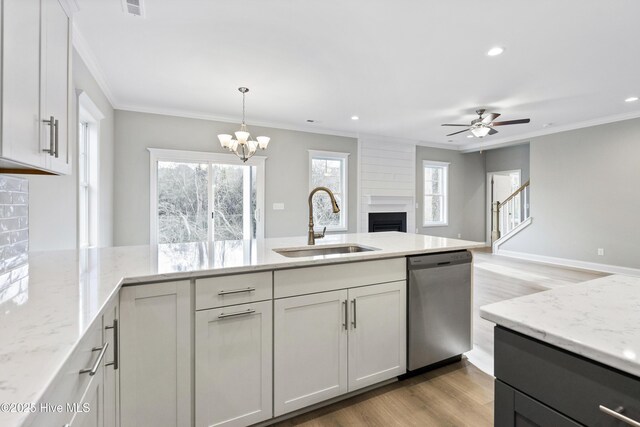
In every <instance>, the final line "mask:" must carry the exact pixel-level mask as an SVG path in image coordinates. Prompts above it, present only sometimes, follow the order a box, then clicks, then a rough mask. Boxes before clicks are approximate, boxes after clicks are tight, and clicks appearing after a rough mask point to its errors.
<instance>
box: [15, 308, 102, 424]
mask: <svg viewBox="0 0 640 427" xmlns="http://www.w3.org/2000/svg"><path fill="white" fill-rule="evenodd" d="M101 346H102V318H99V319H98V320H96V322H95V323H94V324H93V325H92V326H91V328H90V329H89V330H88V331H87V332H86V334H85V336H84V337H83V338H82V341H80V344H79V345H78V347H77V348H76V349H75V350H74V351H73V353H72V354H71V356H69V358H68V359H67V361H66V362H65V364H64V366H63V367H62V369H61V370H60V372H59V373H58V375H57V376H56V378H55V379H54V380H53V382H52V383H51V385H50V386H49V388H48V389H47V391H46V392H45V393H44V395H43V396H42V399H40V402H41V403H46V404H52V405H62V408H63V410H62V412H56V411H52V412H37V413H34V414H33V415H34V416H35V417H34V419H33V420H29V421H28V422H27V423H25V425H27V426H40V425H43V426H44V425H47V426H48V425H64V424H65V423H68V422H69V421H70V420H71V418H72V417H73V416H74V415H75V414H74V412H68V411H67V404H74V403H78V404H80V405H81V404H82V403H83V402H82V398H83V396H84V395H85V393H86V391H87V389H88V388H89V386H90V385H91V383H92V381H93V380H94V379H95V378H97V377H98V376H102V375H103V370H102V367H101V365H102V363H101V364H100V366H99V368H98V370H97V373H96V374H95V376H92V375H89V373H88V372H87V373H83V374H81V373H80V371H81V370H86V369H91V368H92V367H93V366H94V365H95V363H96V361H97V360H98V357H99V356H100V351H93V349H95V348H99V347H101ZM108 350H109V349H107V352H108ZM103 357H107V356H106V354H105V356H103ZM102 362H104V360H102ZM91 409H92V410H93V409H94V408H91Z"/></svg>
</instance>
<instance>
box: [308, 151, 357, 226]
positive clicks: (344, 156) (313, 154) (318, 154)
mask: <svg viewBox="0 0 640 427" xmlns="http://www.w3.org/2000/svg"><path fill="white" fill-rule="evenodd" d="M350 155H351V153H344V152H339V151H322V150H309V192H311V190H313V188H314V187H313V185H312V184H311V177H312V167H311V164H312V161H313V159H314V158H327V159H340V160H343V161H344V172H343V173H344V176H343V177H342V187H343V188H342V206H340V212H341V213H343V215H341V218H343V224H342V225H339V226H333V227H329V226H328V227H327V231H331V232H333V231H348V230H349V216H348V212H349V209H348V208H349V194H348V191H349V156H350Z"/></svg>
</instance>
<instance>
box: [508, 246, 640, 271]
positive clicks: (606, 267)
mask: <svg viewBox="0 0 640 427" xmlns="http://www.w3.org/2000/svg"><path fill="white" fill-rule="evenodd" d="M496 255H502V256H506V257H509V258H517V259H523V260H526V261H534V262H540V263H543V264H553V265H561V266H563V267H572V268H578V269H581V270H592V271H600V272H603V273H611V274H624V275H626V276H639V277H640V268H631V267H621V266H618V265H610V264H599V263H597V262H588V261H579V260H575V259H567V258H556V257H550V256H544V255H536V254H529V253H525V252H515V251H507V250H504V249H502V250H499V251H497V252H496Z"/></svg>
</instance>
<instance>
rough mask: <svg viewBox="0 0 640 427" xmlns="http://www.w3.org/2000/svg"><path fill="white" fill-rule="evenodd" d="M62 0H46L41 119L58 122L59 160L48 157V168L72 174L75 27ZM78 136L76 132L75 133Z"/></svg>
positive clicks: (45, 132)
mask: <svg viewBox="0 0 640 427" xmlns="http://www.w3.org/2000/svg"><path fill="white" fill-rule="evenodd" d="M70 22H71V21H70V19H69V17H68V16H67V13H66V12H65V10H64V8H63V7H62V5H61V4H60V2H59V1H58V0H42V59H41V64H42V72H41V76H42V102H41V105H42V109H41V117H42V119H43V120H49V118H50V117H51V116H53V117H54V119H55V120H57V121H58V129H57V135H58V144H57V147H58V149H57V157H56V156H49V155H47V156H46V159H47V162H48V164H47V168H48V169H51V170H53V171H55V172H59V173H63V174H66V173H70V172H71V169H70V166H71V163H70V151H69V149H68V147H69V145H68V144H69V139H70V138H69V137H68V136H69V135H68V133H69V117H70V114H69V111H70V90H69V89H70V68H71V67H70V58H71V56H70V53H71V51H70V40H71V37H70V35H71V25H70ZM41 130H42V132H41V135H42V141H43V145H44V147H45V148H50V147H51V141H50V138H51V136H50V132H49V125H47V124H46V123H42V125H41ZM74 134H75V133H74ZM54 145H55V144H54Z"/></svg>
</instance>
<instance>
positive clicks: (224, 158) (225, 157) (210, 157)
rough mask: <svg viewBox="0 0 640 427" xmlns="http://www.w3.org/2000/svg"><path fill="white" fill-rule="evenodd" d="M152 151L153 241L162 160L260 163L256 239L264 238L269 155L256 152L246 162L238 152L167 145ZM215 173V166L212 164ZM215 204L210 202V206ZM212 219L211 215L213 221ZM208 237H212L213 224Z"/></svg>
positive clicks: (154, 239) (153, 242)
mask: <svg viewBox="0 0 640 427" xmlns="http://www.w3.org/2000/svg"><path fill="white" fill-rule="evenodd" d="M147 151H149V243H150V244H151V245H157V244H158V231H159V230H158V162H186V163H218V164H231V165H240V166H256V182H257V185H256V186H257V200H256V214H257V218H256V239H262V238H264V225H265V222H266V221H265V209H264V205H265V196H266V195H265V175H266V174H265V161H266V160H267V157H266V156H253V157H251V158H250V159H249V160H247V161H246V162H243V161H242V160H240V158H239V157H238V156H236V155H235V154H227V153H210V152H205V151H187V150H171V149H164V148H147ZM209 174H211V168H209ZM208 187H209V188H208V191H209V201H211V200H212V194H211V191H212V189H211V186H210V185H209V186H208ZM210 208H211V206H209V210H211V209H210ZM210 220H211V219H209V221H210ZM208 234H209V235H208V237H207V239H208V241H212V236H211V227H209V231H208Z"/></svg>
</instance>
